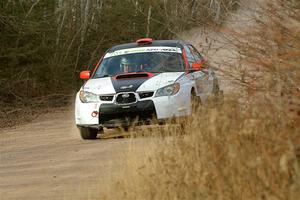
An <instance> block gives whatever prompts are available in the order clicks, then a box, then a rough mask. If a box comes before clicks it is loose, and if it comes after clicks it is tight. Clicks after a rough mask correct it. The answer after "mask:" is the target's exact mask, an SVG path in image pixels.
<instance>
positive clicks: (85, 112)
mask: <svg viewBox="0 0 300 200" xmlns="http://www.w3.org/2000/svg"><path fill="white" fill-rule="evenodd" d="M205 62H206V60H205V59H204V58H203V57H202V55H201V54H200V53H199V52H198V51H197V50H196V48H195V47H193V46H192V45H191V44H189V43H187V42H185V41H180V40H152V39H151V38H143V39H139V40H137V41H136V42H134V43H128V44H122V45H117V46H114V47H112V48H110V49H109V50H108V51H107V52H106V53H105V55H104V56H103V57H102V59H101V60H100V61H99V63H98V65H97V66H96V68H95V70H94V72H93V73H90V71H82V72H81V73H80V77H81V78H82V79H86V80H87V81H86V82H85V83H84V84H83V86H82V87H81V88H80V90H79V92H78V93H77V95H76V103H75V119H76V125H77V127H78V128H79V129H80V134H81V137H82V138H83V139H95V138H96V137H97V134H98V133H101V132H102V131H103V128H104V127H105V128H114V127H120V126H122V127H125V128H126V127H129V126H130V125H131V124H132V123H133V122H144V121H147V120H149V119H153V118H155V119H157V120H158V121H160V120H165V119H168V118H172V117H180V116H186V115H189V114H191V99H192V97H196V98H199V99H201V101H205V100H206V99H207V97H208V96H209V95H214V94H217V93H218V91H219V86H218V80H217V78H216V76H215V74H214V72H213V71H212V70H211V69H210V68H209V67H208V66H207V64H205Z"/></svg>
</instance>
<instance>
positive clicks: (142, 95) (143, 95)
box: [139, 92, 154, 99]
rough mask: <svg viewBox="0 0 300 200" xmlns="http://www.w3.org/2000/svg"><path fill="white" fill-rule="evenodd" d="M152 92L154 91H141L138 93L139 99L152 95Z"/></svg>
mask: <svg viewBox="0 0 300 200" xmlns="http://www.w3.org/2000/svg"><path fill="white" fill-rule="evenodd" d="M153 94H154V92H141V93H139V96H140V98H141V99H143V98H148V97H152V96H153Z"/></svg>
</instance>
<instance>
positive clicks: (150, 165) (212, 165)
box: [101, 0, 300, 199]
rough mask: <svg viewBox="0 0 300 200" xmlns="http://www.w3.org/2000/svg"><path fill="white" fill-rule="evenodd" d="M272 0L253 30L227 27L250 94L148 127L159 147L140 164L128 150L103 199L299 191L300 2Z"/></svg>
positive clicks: (265, 195) (271, 195)
mask: <svg viewBox="0 0 300 200" xmlns="http://www.w3.org/2000/svg"><path fill="white" fill-rule="evenodd" d="M269 2H270V3H269V4H268V5H267V6H266V7H264V8H266V9H261V13H260V15H258V17H257V18H256V19H255V20H256V23H255V24H256V26H255V27H252V29H251V30H249V29H248V30H239V32H237V31H234V30H231V31H229V32H228V30H227V33H229V34H231V35H230V37H228V38H234V41H231V42H234V44H235V46H236V48H237V50H238V51H239V53H240V55H241V57H240V59H241V60H239V62H240V63H241V66H247V67H248V69H247V70H245V69H243V71H241V73H240V74H241V77H237V79H238V80H240V84H242V85H243V86H244V92H245V91H246V94H247V95H246V96H243V97H242V98H241V96H231V95H228V96H226V98H225V99H224V103H223V104H219V105H211V103H208V104H205V105H204V106H199V109H198V111H197V112H196V113H195V114H194V115H193V116H191V117H189V118H188V119H186V120H185V121H184V123H182V122H181V125H180V126H173V128H170V127H172V126H167V127H164V126H162V127H160V128H149V129H147V133H148V134H150V135H155V137H157V138H158V139H157V140H156V142H155V143H154V144H153V148H154V153H153V154H151V155H150V156H149V157H148V158H147V159H145V162H144V164H143V165H141V166H140V165H137V164H136V163H137V162H135V160H136V159H139V158H136V157H135V155H134V154H129V155H128V158H127V159H128V165H127V166H125V167H124V170H123V172H124V173H123V174H122V175H120V180H119V181H118V182H117V183H112V184H111V185H108V186H107V190H106V191H104V192H102V196H101V199H299V197H300V125H299V124H300V104H299V102H300V89H299V85H300V80H299V77H300V67H299V66H300V60H299V58H300V52H299V49H300V37H299V35H300V15H299V13H300V12H299V8H300V7H299V3H298V2H297V1H285V0H282V1H281V0H280V1H277V3H274V1H269ZM243 94H244V93H243ZM147 133H145V130H144V129H143V130H142V131H139V130H137V134H143V135H145V134H147ZM153 137H154V136H153Z"/></svg>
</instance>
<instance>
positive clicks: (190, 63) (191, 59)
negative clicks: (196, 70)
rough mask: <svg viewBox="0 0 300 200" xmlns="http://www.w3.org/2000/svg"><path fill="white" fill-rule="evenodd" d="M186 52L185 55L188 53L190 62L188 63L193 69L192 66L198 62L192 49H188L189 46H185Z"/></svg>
mask: <svg viewBox="0 0 300 200" xmlns="http://www.w3.org/2000/svg"><path fill="white" fill-rule="evenodd" d="M184 50H185V53H186V58H187V60H188V63H189V67H190V68H191V67H192V64H193V63H194V62H195V61H196V60H195V58H194V56H193V54H192V52H191V50H190V48H189V47H187V46H184Z"/></svg>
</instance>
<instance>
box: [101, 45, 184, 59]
mask: <svg viewBox="0 0 300 200" xmlns="http://www.w3.org/2000/svg"><path fill="white" fill-rule="evenodd" d="M148 52H169V53H181V49H180V48H178V47H137V48H130V49H121V50H117V51H114V52H111V53H107V54H106V55H105V56H104V58H109V57H113V56H120V55H126V54H133V53H148Z"/></svg>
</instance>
